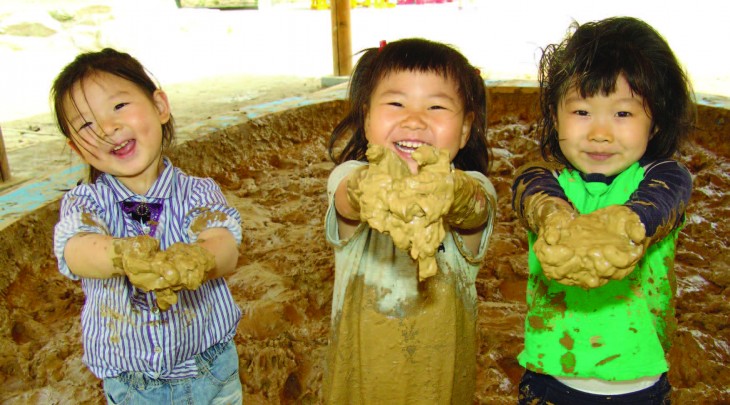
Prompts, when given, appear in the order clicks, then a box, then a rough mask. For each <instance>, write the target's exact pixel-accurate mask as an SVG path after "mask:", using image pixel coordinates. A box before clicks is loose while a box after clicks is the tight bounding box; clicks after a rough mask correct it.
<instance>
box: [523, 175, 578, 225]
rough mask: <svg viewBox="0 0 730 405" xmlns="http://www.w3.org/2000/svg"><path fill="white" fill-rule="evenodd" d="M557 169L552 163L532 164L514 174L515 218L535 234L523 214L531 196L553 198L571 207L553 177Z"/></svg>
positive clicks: (525, 213)
mask: <svg viewBox="0 0 730 405" xmlns="http://www.w3.org/2000/svg"><path fill="white" fill-rule="evenodd" d="M558 168H560V166H558V165H557V164H554V163H549V162H532V163H528V164H526V165H524V166H522V167H521V168H519V169H518V171H517V173H516V174H515V180H514V182H513V184H512V208H513V209H514V212H515V214H516V215H517V217H518V218H519V219H520V220H522V221H523V223H525V224H526V225H528V227H529V228H530V229H531V230H532V231H533V232H537V229H536V228H533V227H532V225H534V224H532V225H531V224H529V220H528V218H527V215H528V213H527V212H525V208H526V205H527V204H526V203H527V201H528V200H529V199H530V197H532V196H533V195H536V194H543V195H545V196H549V197H555V198H556V199H561V200H563V201H565V204H566V205H567V206H568V207H571V204H570V203H569V202H568V197H567V196H566V195H565V191H564V190H563V189H562V188H561V187H560V184H559V183H558V180H557V178H556V177H555V173H554V171H555V170H557V169H558ZM571 208H572V207H571Z"/></svg>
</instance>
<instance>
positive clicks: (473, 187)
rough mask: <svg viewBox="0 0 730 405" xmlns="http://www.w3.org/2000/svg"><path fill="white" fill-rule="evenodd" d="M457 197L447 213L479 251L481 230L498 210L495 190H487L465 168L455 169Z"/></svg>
mask: <svg viewBox="0 0 730 405" xmlns="http://www.w3.org/2000/svg"><path fill="white" fill-rule="evenodd" d="M451 175H452V176H453V179H454V201H453V203H452V204H451V208H450V209H449V212H448V213H447V214H446V215H445V216H444V219H445V220H446V222H448V223H449V224H450V225H451V226H452V227H453V228H454V230H456V232H458V233H459V234H460V235H461V237H462V239H463V240H464V243H465V244H466V246H467V247H468V248H469V249H470V250H471V251H472V252H473V253H476V252H478V251H479V245H480V244H481V241H482V231H483V230H484V227H485V226H487V224H489V223H491V222H492V221H493V219H494V216H495V213H496V207H497V202H496V193H495V192H494V189H491V190H487V189H486V188H485V185H484V184H482V183H481V182H480V181H479V180H477V179H475V178H473V177H471V176H469V175H468V174H466V173H465V172H463V171H461V170H458V169H454V170H453V171H452V173H451Z"/></svg>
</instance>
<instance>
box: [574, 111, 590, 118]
mask: <svg viewBox="0 0 730 405" xmlns="http://www.w3.org/2000/svg"><path fill="white" fill-rule="evenodd" d="M573 114H575V115H580V116H581V117H587V116H588V111H586V110H575V111H573Z"/></svg>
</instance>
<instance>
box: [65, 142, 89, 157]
mask: <svg viewBox="0 0 730 405" xmlns="http://www.w3.org/2000/svg"><path fill="white" fill-rule="evenodd" d="M66 143H67V144H68V147H69V148H71V150H72V151H74V152H76V154H77V155H79V157H80V158H81V159H82V160H84V161H85V160H86V159H84V155H82V154H81V151H80V150H79V147H78V146H76V144H75V143H74V141H72V140H71V139H69V140H68V141H67V142H66Z"/></svg>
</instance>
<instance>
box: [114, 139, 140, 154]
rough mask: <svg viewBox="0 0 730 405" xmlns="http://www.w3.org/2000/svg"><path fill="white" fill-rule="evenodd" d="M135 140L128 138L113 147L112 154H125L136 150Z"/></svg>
mask: <svg viewBox="0 0 730 405" xmlns="http://www.w3.org/2000/svg"><path fill="white" fill-rule="evenodd" d="M134 144H135V142H134V140H133V139H129V140H126V141H124V142H122V143H120V144H119V145H117V146H115V147H114V148H113V149H112V154H113V155H117V156H123V155H126V154H128V153H130V152H131V151H132V150H134Z"/></svg>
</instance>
